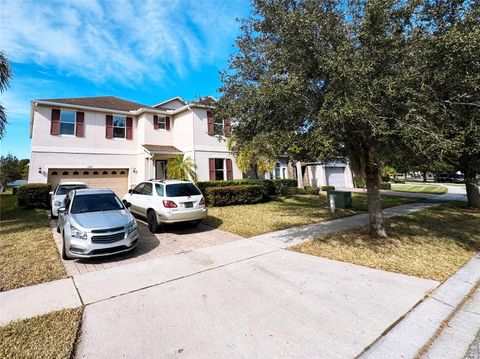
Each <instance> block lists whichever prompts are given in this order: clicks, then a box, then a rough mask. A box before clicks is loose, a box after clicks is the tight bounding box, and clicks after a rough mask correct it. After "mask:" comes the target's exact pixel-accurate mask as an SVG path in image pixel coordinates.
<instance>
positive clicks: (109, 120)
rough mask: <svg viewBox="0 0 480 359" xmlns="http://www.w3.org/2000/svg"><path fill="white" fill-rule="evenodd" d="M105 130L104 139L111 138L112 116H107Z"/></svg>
mask: <svg viewBox="0 0 480 359" xmlns="http://www.w3.org/2000/svg"><path fill="white" fill-rule="evenodd" d="M105 128H106V132H105V137H106V138H113V116H112V115H107V119H106V126H105Z"/></svg>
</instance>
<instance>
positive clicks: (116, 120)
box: [113, 116, 127, 138]
mask: <svg viewBox="0 0 480 359" xmlns="http://www.w3.org/2000/svg"><path fill="white" fill-rule="evenodd" d="M126 125H127V124H126V120H125V117H122V116H113V137H114V138H125V133H126Z"/></svg>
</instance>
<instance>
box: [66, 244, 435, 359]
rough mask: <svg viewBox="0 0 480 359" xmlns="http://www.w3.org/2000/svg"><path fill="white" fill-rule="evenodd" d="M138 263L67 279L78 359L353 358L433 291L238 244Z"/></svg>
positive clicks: (411, 281) (421, 283)
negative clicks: (76, 312)
mask: <svg viewBox="0 0 480 359" xmlns="http://www.w3.org/2000/svg"><path fill="white" fill-rule="evenodd" d="M146 264H147V263H146V262H145V263H135V264H132V265H130V266H124V267H118V268H111V269H108V270H105V271H103V272H97V273H87V274H84V275H80V276H76V277H75V283H76V286H77V290H78V292H79V294H80V295H81V296H82V300H83V302H84V303H85V304H87V305H86V307H85V314H84V318H83V326H82V337H81V340H80V343H79V346H78V349H77V357H78V358H209V359H212V358H353V357H355V356H357V355H359V354H360V353H361V352H362V351H363V350H364V349H365V348H366V347H367V346H369V345H370V344H372V343H373V342H374V341H375V340H376V339H377V338H378V337H379V336H380V335H381V334H382V332H384V331H385V330H386V329H387V328H388V327H389V326H391V325H392V324H393V323H394V322H395V321H396V320H398V319H399V318H401V317H402V316H403V315H404V314H405V313H407V312H408V311H409V310H410V309H411V308H412V307H413V306H414V305H415V304H416V303H418V302H419V301H420V300H421V299H422V298H423V297H424V296H425V294H426V293H427V292H428V291H429V290H431V289H432V288H434V287H435V286H436V285H437V284H438V283H437V282H435V281H431V280H425V279H420V278H416V277H411V276H406V275H402V274H396V273H390V272H384V271H380V270H376V269H370V268H366V267H362V266H357V265H352V264H348V263H343V262H338V261H332V260H328V259H324V258H320V257H314V256H309V255H304V254H300V253H296V252H291V251H288V250H284V249H277V248H273V247H270V246H267V245H266V244H264V243H259V242H256V241H253V240H248V239H244V240H241V241H234V242H230V243H225V244H221V245H217V246H211V247H208V248H202V249H200V250H195V251H192V252H188V253H183V254H178V255H174V256H167V257H162V258H156V259H154V260H151V261H149V263H148V266H147V265H146ZM106 283H108V285H106Z"/></svg>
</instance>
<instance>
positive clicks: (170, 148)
mask: <svg viewBox="0 0 480 359" xmlns="http://www.w3.org/2000/svg"><path fill="white" fill-rule="evenodd" d="M143 147H144V148H145V149H146V150H147V151H148V152H154V153H160V152H161V153H165V152H167V153H182V151H180V150H179V149H178V148H176V147H175V146H161V145H143Z"/></svg>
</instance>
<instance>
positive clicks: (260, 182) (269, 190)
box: [196, 178, 276, 198]
mask: <svg viewBox="0 0 480 359" xmlns="http://www.w3.org/2000/svg"><path fill="white" fill-rule="evenodd" d="M196 185H197V187H198V188H199V189H200V191H202V193H206V189H207V188H209V187H231V186H261V187H262V190H263V195H264V198H268V197H271V196H273V195H275V193H276V190H275V185H274V183H273V181H272V180H266V179H253V178H244V179H238V180H233V181H203V182H197V183H196Z"/></svg>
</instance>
